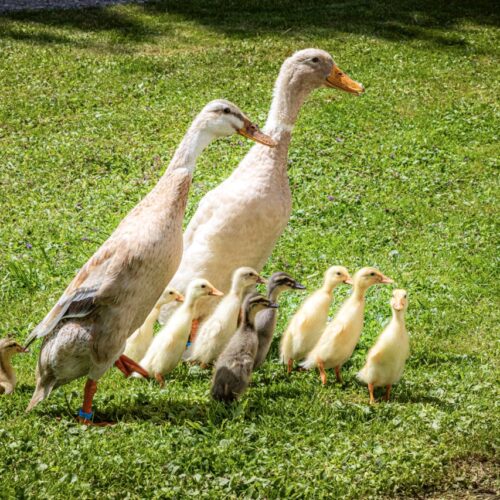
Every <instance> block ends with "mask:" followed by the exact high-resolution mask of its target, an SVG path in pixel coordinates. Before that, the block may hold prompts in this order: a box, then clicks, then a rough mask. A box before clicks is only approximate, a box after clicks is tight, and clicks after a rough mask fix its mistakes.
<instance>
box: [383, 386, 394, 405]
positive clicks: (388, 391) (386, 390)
mask: <svg viewBox="0 0 500 500" xmlns="http://www.w3.org/2000/svg"><path fill="white" fill-rule="evenodd" d="M391 388H392V385H391V384H388V385H386V386H385V396H384V399H385V400H386V401H389V398H390V397H391Z"/></svg>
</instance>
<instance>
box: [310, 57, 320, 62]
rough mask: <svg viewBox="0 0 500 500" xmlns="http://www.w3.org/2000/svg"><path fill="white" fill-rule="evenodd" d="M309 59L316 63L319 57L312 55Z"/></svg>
mask: <svg viewBox="0 0 500 500" xmlns="http://www.w3.org/2000/svg"><path fill="white" fill-rule="evenodd" d="M311 61H312V62H313V63H317V62H319V57H313V58H312V59H311Z"/></svg>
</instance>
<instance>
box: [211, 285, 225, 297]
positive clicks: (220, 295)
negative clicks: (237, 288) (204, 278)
mask: <svg viewBox="0 0 500 500" xmlns="http://www.w3.org/2000/svg"><path fill="white" fill-rule="evenodd" d="M208 295H215V296H216V297H222V296H223V295H224V294H223V293H222V292H221V291H220V290H217V288H215V287H213V288H212V290H210V292H209V294H208Z"/></svg>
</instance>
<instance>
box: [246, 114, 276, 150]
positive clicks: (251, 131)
mask: <svg viewBox="0 0 500 500" xmlns="http://www.w3.org/2000/svg"><path fill="white" fill-rule="evenodd" d="M237 132H238V134H240V135H242V136H243V137H247V138H248V139H251V140H252V141H255V142H260V144H264V145H265V146H269V147H270V148H274V147H275V146H276V144H278V143H277V142H276V141H275V140H274V139H273V138H271V137H269V136H268V135H266V134H263V133H262V132H261V131H260V130H259V127H257V125H255V123H252V122H251V121H250V120H248V119H247V118H244V119H243V127H242V128H240V129H238V130H237Z"/></svg>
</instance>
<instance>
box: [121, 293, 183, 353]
mask: <svg viewBox="0 0 500 500" xmlns="http://www.w3.org/2000/svg"><path fill="white" fill-rule="evenodd" d="M174 301H176V302H183V301H184V297H183V295H182V294H181V293H179V292H178V291H177V290H174V289H173V288H170V287H167V288H165V290H164V291H163V293H162V294H161V297H160V298H159V299H158V302H157V303H156V305H155V306H154V307H153V310H152V311H151V312H150V313H149V315H148V317H147V318H146V320H145V321H144V323H143V324H142V326H140V327H139V328H138V329H137V330H136V331H135V332H134V333H133V334H132V335H131V336H130V337H129V338H128V339H127V345H126V346H125V351H124V352H123V354H125V356H128V357H129V358H130V359H133V360H134V361H137V362H139V361H140V360H141V359H142V358H143V357H144V355H145V354H146V351H147V350H148V347H149V346H150V345H151V342H152V341H153V330H154V326H155V323H156V320H157V319H158V316H159V315H160V309H161V308H162V307H163V306H164V305H165V304H169V303H170V302H174Z"/></svg>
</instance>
